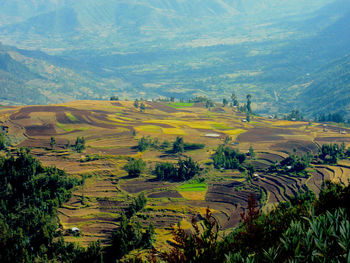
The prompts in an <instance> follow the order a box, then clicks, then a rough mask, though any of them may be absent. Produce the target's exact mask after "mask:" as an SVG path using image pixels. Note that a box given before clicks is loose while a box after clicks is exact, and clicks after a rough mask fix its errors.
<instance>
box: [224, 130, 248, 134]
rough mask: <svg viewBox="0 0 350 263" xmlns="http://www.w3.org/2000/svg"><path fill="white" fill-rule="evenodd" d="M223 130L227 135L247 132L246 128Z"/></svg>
mask: <svg viewBox="0 0 350 263" xmlns="http://www.w3.org/2000/svg"><path fill="white" fill-rule="evenodd" d="M222 132H223V133H225V134H227V135H239V134H242V133H244V132H246V130H243V129H236V130H226V131H222Z"/></svg>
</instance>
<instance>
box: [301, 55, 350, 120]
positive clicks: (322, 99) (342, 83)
mask: <svg viewBox="0 0 350 263" xmlns="http://www.w3.org/2000/svg"><path fill="white" fill-rule="evenodd" d="M311 78H314V81H313V82H312V83H311V84H310V85H309V86H308V87H306V88H305V90H304V91H302V93H301V94H300V95H299V97H298V99H299V101H300V105H302V106H301V107H302V108H303V109H305V112H307V113H312V114H322V113H324V114H328V113H336V112H341V113H342V114H343V115H345V116H346V117H347V118H349V117H350V56H346V57H344V58H342V59H339V60H336V61H333V62H332V63H330V64H328V65H327V66H324V67H322V68H321V69H319V70H318V71H316V72H313V74H312V75H311ZM306 102H307V103H306Z"/></svg>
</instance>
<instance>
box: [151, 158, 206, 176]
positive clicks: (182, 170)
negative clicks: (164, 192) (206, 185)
mask: <svg viewBox="0 0 350 263" xmlns="http://www.w3.org/2000/svg"><path fill="white" fill-rule="evenodd" d="M199 172H200V167H199V164H198V163H196V162H195V161H193V160H192V158H186V159H184V160H182V159H180V160H179V161H178V163H177V165H175V164H173V163H158V164H157V165H156V167H155V169H154V171H153V173H154V174H155V175H156V176H157V178H158V180H162V181H175V182H176V181H187V180H189V179H191V178H192V177H194V176H195V175H197V174H199Z"/></svg>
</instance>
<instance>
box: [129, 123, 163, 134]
mask: <svg viewBox="0 0 350 263" xmlns="http://www.w3.org/2000/svg"><path fill="white" fill-rule="evenodd" d="M134 129H135V130H136V131H138V132H150V133H159V132H162V129H161V128H160V127H159V126H155V125H141V126H137V127H135V128H134Z"/></svg>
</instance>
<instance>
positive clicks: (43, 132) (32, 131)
mask: <svg viewBox="0 0 350 263" xmlns="http://www.w3.org/2000/svg"><path fill="white" fill-rule="evenodd" d="M25 129H26V132H27V134H28V135H29V136H50V135H55V134H56V130H55V127H54V126H53V124H44V125H33V126H26V127H25Z"/></svg>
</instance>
